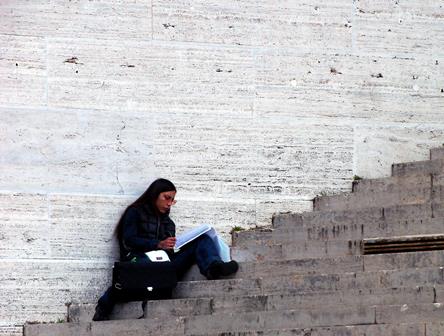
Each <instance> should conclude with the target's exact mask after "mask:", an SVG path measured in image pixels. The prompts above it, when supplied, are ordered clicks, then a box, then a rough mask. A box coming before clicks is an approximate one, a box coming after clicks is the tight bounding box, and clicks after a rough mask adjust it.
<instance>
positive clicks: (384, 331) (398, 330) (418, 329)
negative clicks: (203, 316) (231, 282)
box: [195, 323, 442, 336]
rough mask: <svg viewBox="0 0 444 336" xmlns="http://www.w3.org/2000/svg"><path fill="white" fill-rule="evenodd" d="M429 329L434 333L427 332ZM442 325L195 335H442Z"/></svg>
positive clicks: (362, 326) (418, 324)
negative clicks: (440, 332)
mask: <svg viewBox="0 0 444 336" xmlns="http://www.w3.org/2000/svg"><path fill="white" fill-rule="evenodd" d="M426 328H427V330H430V331H434V333H427V334H426V333H425V331H426ZM441 328H442V326H440V325H437V324H427V325H426V324H424V323H417V324H401V325H390V324H383V325H374V324H373V325H356V326H346V327H318V328H309V329H305V328H304V329H283V330H265V331H262V330H261V331H250V332H233V333H230V334H229V335H227V334H226V333H220V334H211V335H209V334H200V335H195V336H203V335H205V336H363V335H370V336H400V335H402V336H426V335H441V334H439V332H438V330H441Z"/></svg>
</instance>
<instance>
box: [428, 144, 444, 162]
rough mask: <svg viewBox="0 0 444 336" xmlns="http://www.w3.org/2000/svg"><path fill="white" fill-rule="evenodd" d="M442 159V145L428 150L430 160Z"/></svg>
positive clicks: (443, 154)
mask: <svg viewBox="0 0 444 336" xmlns="http://www.w3.org/2000/svg"><path fill="white" fill-rule="evenodd" d="M437 159H444V146H442V147H438V148H432V149H431V150H430V160H437Z"/></svg>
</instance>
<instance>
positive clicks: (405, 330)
mask: <svg viewBox="0 0 444 336" xmlns="http://www.w3.org/2000/svg"><path fill="white" fill-rule="evenodd" d="M132 321H133V320H131V321H130V322H125V321H120V322H116V321H114V322H100V323H97V325H99V327H97V326H95V323H81V324H77V323H76V324H72V325H70V326H67V324H61V325H54V324H45V325H27V326H26V328H25V330H26V332H27V334H25V335H31V336H53V335H58V336H96V335H103V333H98V328H100V327H101V326H104V331H106V332H109V331H110V330H111V331H114V330H121V329H124V328H125V327H127V326H130V324H131V322H132ZM145 323H146V322H145ZM120 324H122V326H121V327H120V326H119V325H120ZM116 325H117V327H116ZM135 325H136V326H135V327H136V329H134V328H131V327H130V328H128V332H123V333H121V334H117V333H109V334H108V335H109V336H113V335H132V336H137V335H140V336H142V335H162V336H173V335H185V330H183V331H184V333H183V334H178V333H176V334H174V333H173V334H172V333H168V334H165V333H164V334H156V333H151V330H150V328H144V329H143V327H144V326H145V324H143V323H142V322H135ZM139 326H141V329H140V330H138V329H137V327H139ZM443 329H444V324H443V323H440V322H427V323H401V324H363V325H347V326H331V327H328V326H322V327H307V328H277V329H266V330H264V329H262V330H255V331H231V332H225V331H223V332H216V331H214V332H213V331H209V330H207V331H203V330H200V331H198V332H197V333H193V335H194V336H290V335H291V336H308V335H310V336H363V335H371V336H400V335H402V336H426V335H427V336H428V335H434V336H439V335H441V333H442V330H443ZM117 332H118V331H117ZM186 334H187V335H190V334H189V333H186Z"/></svg>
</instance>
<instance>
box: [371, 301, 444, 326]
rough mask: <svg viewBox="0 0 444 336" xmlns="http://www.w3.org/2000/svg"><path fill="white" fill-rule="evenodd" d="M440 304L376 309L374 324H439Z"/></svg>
mask: <svg viewBox="0 0 444 336" xmlns="http://www.w3.org/2000/svg"><path fill="white" fill-rule="evenodd" d="M443 309H444V306H443V304H442V303H428V304H404V305H394V306H380V307H376V320H375V321H376V323H381V324H382V323H409V322H440V321H442V314H443Z"/></svg>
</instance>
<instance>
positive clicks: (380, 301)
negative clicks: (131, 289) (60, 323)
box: [69, 286, 442, 322]
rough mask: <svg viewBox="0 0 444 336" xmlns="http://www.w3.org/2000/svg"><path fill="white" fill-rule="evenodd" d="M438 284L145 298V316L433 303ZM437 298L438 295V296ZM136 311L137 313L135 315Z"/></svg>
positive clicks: (87, 314) (77, 310)
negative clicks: (159, 299)
mask: <svg viewBox="0 0 444 336" xmlns="http://www.w3.org/2000/svg"><path fill="white" fill-rule="evenodd" d="M441 290H442V287H438V286H435V287H419V286H418V287H416V288H415V287H412V288H379V289H375V288H371V289H359V290H345V291H340V290H338V291H319V292H305V293H304V292H294V293H284V292H283V293H280V294H270V295H249V296H219V297H217V296H216V297H211V298H205V297H204V298H186V299H174V300H163V301H148V303H147V308H146V311H147V313H146V315H145V318H148V319H152V318H156V317H159V318H161V317H162V316H174V317H180V316H195V315H211V314H227V313H234V312H238V313H245V312H259V311H281V310H288V309H313V308H325V307H333V306H335V305H341V306H355V305H356V304H357V302H365V303H366V304H367V305H368V306H372V305H395V304H418V303H433V301H434V300H435V299H436V298H437V297H436V292H438V291H441ZM438 299H439V298H438ZM94 307H95V305H94V304H83V305H82V304H74V305H72V306H70V309H69V315H70V316H71V320H70V321H73V322H89V321H91V319H92V316H93V314H94ZM117 308H118V310H117V311H116V312H115V314H114V319H124V318H127V319H128V318H133V319H134V318H135V317H138V316H140V304H139V305H137V306H136V305H135V304H127V307H125V310H124V311H123V310H122V309H121V308H122V307H117ZM137 314H139V315H137Z"/></svg>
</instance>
